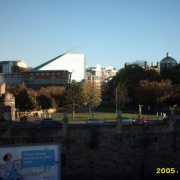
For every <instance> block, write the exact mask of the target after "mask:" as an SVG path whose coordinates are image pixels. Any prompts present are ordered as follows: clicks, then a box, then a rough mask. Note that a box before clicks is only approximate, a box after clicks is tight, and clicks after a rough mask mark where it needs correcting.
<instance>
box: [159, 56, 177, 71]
mask: <svg viewBox="0 0 180 180" xmlns="http://www.w3.org/2000/svg"><path fill="white" fill-rule="evenodd" d="M160 66H161V68H169V67H175V66H177V61H176V60H175V59H174V58H172V57H170V54H169V53H167V57H165V58H164V59H162V60H161V62H160Z"/></svg>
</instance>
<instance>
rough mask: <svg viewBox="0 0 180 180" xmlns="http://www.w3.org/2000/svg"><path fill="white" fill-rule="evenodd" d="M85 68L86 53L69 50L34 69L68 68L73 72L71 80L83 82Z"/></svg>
mask: <svg viewBox="0 0 180 180" xmlns="http://www.w3.org/2000/svg"><path fill="white" fill-rule="evenodd" d="M85 68H86V59H85V55H84V54H71V53H69V52H67V53H64V54H62V55H60V56H57V57H55V58H54V59H51V60H50V61H47V62H46V63H44V64H41V65H40V66H37V67H36V68H33V69H32V70H38V71H41V70H46V71H47V70H53V71H55V70H67V71H69V72H70V73H71V80H76V81H77V82H81V81H83V80H84V79H85Z"/></svg>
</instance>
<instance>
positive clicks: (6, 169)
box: [0, 143, 61, 180]
mask: <svg viewBox="0 0 180 180" xmlns="http://www.w3.org/2000/svg"><path fill="white" fill-rule="evenodd" d="M60 151H61V149H60V144H56V143H52V144H51V143H47V144H31V145H22V146H8V147H7V146H6V147H0V180H12V179H13V180H20V179H23V180H32V179H38V180H60V179H61V153H60Z"/></svg>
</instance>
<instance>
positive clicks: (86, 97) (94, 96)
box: [82, 81, 101, 114]
mask: <svg viewBox="0 0 180 180" xmlns="http://www.w3.org/2000/svg"><path fill="white" fill-rule="evenodd" d="M82 96H83V104H84V105H86V106H88V107H89V113H90V114H91V108H92V107H93V106H94V107H97V106H98V105H99V104H100V102H101V92H100V89H98V87H97V84H96V83H94V82H93V83H91V82H89V81H85V82H83V83H82Z"/></svg>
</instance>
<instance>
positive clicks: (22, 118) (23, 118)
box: [20, 115, 28, 122]
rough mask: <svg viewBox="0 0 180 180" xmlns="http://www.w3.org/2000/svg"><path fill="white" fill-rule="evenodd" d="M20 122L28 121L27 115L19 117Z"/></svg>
mask: <svg viewBox="0 0 180 180" xmlns="http://www.w3.org/2000/svg"><path fill="white" fill-rule="evenodd" d="M20 122H28V117H27V116H25V115H24V116H22V117H21V118H20Z"/></svg>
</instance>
